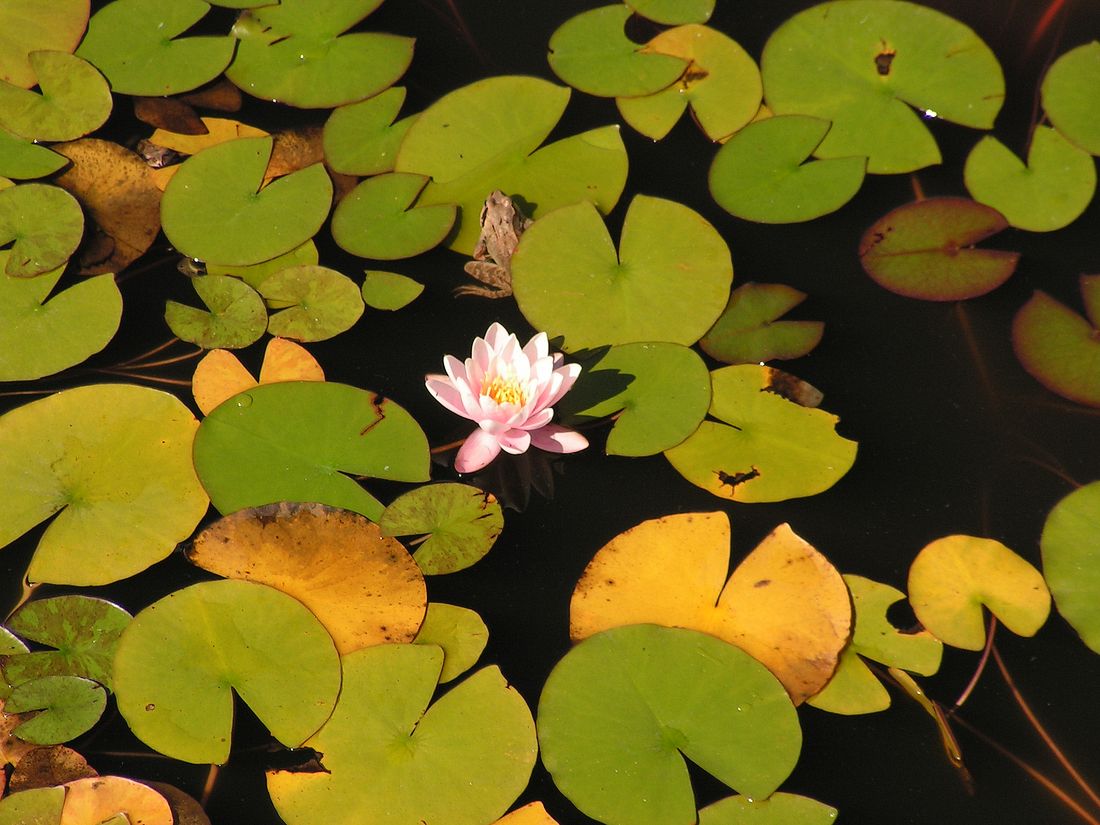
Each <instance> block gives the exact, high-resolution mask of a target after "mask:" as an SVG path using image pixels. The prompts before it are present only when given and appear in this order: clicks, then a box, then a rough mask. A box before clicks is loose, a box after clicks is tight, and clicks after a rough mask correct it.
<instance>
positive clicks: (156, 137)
mask: <svg viewBox="0 0 1100 825" xmlns="http://www.w3.org/2000/svg"><path fill="white" fill-rule="evenodd" d="M200 120H201V121H202V125H203V126H204V127H205V128H206V131H205V132H203V133H201V134H195V135H190V134H187V135H185V134H180V133H179V132H172V131H169V130H167V129H157V130H156V131H155V132H153V134H151V135H150V136H149V142H150V143H152V144H154V145H155V146H163V147H164V148H165V149H172V150H173V151H175V152H179V153H180V154H181V155H197V154H198V153H199V152H201V151H202V150H203V149H207V148H209V147H211V146H217V145H218V144H219V143H227V142H229V141H231V140H236V139H237V138H253V137H268V135H269V133H268V132H265V131H264V130H263V129H257V128H256V127H255V126H251V125H249V124H247V123H241V121H239V120H231V119H229V118H224V117H204V118H200Z"/></svg>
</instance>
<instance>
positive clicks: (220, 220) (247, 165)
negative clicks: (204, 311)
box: [161, 137, 332, 266]
mask: <svg viewBox="0 0 1100 825" xmlns="http://www.w3.org/2000/svg"><path fill="white" fill-rule="evenodd" d="M271 147H272V139H271V138H269V137H262V138H239V139H237V140H230V141H226V142H225V143H219V144H217V145H216V146H211V147H209V148H208V149H203V150H202V151H201V152H199V153H198V154H195V155H192V156H191V157H190V158H188V159H187V160H186V161H184V162H183V164H182V165H181V166H180V168H179V171H178V172H177V173H176V174H175V175H174V176H173V178H172V180H171V181H170V182H169V184H168V187H167V189H165V190H164V198H163V200H162V201H161V223H162V224H163V226H164V234H165V235H167V236H168V240H169V241H171V243H172V245H173V246H174V247H176V248H177V249H178V250H179V251H180V252H182V253H183V254H184V255H187V256H188V257H191V258H199V259H201V260H203V261H212V262H214V263H220V264H230V265H234V266H245V265H248V264H255V263H259V262H261V261H266V260H268V259H269V258H274V257H275V256H276V255H282V254H283V253H284V252H289V251H290V250H291V249H294V248H295V247H296V246H299V245H300V244H302V243H303V242H305V241H307V240H309V239H310V238H312V237H313V236H314V235H315V234H316V233H317V230H318V229H320V228H321V224H322V223H324V221H325V218H327V217H328V210H329V205H330V204H331V202H332V181H331V180H330V179H329V176H328V173H327V172H326V171H325V167H324V166H323V165H322V164H320V163H315V164H313V165H311V166H307V167H306V168H305V169H301V170H299V171H297V172H292V173H291V174H289V175H287V176H285V177H282V178H279V179H278V180H276V181H272V182H271V183H270V184H268V185H267V186H265V187H263V189H260V183H261V181H262V180H263V175H264V170H265V169H266V168H267V162H268V159H269V158H270V157H271Z"/></svg>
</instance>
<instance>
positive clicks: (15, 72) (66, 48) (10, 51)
mask: <svg viewBox="0 0 1100 825" xmlns="http://www.w3.org/2000/svg"><path fill="white" fill-rule="evenodd" d="M87 23H88V0H57V1H56V2H52V3H42V2H39V0H5V2H4V4H3V5H2V6H0V81H3V82H6V83H10V84H12V85H13V86H19V87H21V88H23V89H29V88H30V87H31V86H33V85H34V84H35V83H37V82H38V76H37V75H36V74H35V71H34V69H33V68H31V64H30V61H29V60H28V55H29V54H30V53H31V52H35V51H41V50H49V51H59V52H71V51H72V50H73V49H75V48H76V44H77V43H79V42H80V38H81V35H83V34H84V27H85V26H86V25H87Z"/></svg>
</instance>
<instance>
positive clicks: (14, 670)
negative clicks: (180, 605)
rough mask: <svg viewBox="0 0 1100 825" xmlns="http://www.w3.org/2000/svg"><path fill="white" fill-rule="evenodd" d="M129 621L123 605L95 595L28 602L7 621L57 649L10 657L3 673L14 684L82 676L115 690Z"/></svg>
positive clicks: (20, 633)
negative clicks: (116, 662)
mask: <svg viewBox="0 0 1100 825" xmlns="http://www.w3.org/2000/svg"><path fill="white" fill-rule="evenodd" d="M129 623H130V614H129V613H127V612H126V611H125V610H123V609H122V608H121V607H119V606H118V605H116V604H111V602H108V601H104V600H103V599H94V598H92V597H91V596H80V595H70V596H55V597H54V598H50V599H39V600H37V601H33V602H30V603H28V604H26V605H24V606H23V607H21V608H20V609H19V611H18V612H17V613H16V614H15V615H14V616H12V617H11V619H10V620H9V622H8V626H9V627H10V628H11V629H12V630H14V631H15V632H16V633H18V634H19V635H20V636H22V637H23V638H24V639H30V640H31V641H32V642H38V643H39V644H43V645H49V646H50V647H52V648H55V649H54V650H36V651H34V652H33V653H22V654H19V655H16V656H12V657H11V658H9V659H8V660H7V661H5V662H4V675H5V677H7V680H8V682H9V684H12V685H18V684H21V683H23V682H28V681H30V680H32V679H38V678H41V677H43V676H81V677H83V678H85V679H91V680H93V681H95V682H99V683H100V684H101V685H103V686H104V687H105V688H107V690H111V687H112V683H113V682H112V678H111V668H112V661H113V659H114V655H115V647H116V646H117V644H118V639H119V636H121V635H122V631H123V630H125V629H126V626H127V625H128V624H129ZM62 741H64V740H62Z"/></svg>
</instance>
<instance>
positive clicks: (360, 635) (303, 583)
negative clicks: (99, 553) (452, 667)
mask: <svg viewBox="0 0 1100 825" xmlns="http://www.w3.org/2000/svg"><path fill="white" fill-rule="evenodd" d="M187 558H188V560H189V561H191V562H192V563H193V564H196V565H198V566H199V567H201V568H203V569H204V570H209V571H210V572H212V573H217V574H218V575H219V576H226V577H228V578H231V579H243V580H245V581H253V582H258V583H260V584H266V585H269V586H270V587H274V588H276V589H278V590H281V591H282V592H284V593H286V594H288V595H290V596H293V597H294V598H296V599H297V600H298V601H300V602H301V603H302V604H304V605H305V606H306V607H308V608H309V609H310V611H311V612H312V613H313V615H314V616H316V617H317V618H318V619H320V621H321V624H323V625H324V626H325V629H326V630H327V631H328V632H329V635H330V636H332V640H333V642H334V643H335V644H336V649H337V651H338V652H340V653H341V654H343V653H350V652H351V651H353V650H358V649H359V648H361V647H368V646H370V645H376V644H383V643H385V642H410V641H412V640H413V638H414V637H415V636H416V632H417V630H418V629H419V628H420V623H421V621H422V620H423V619H424V611H425V609H426V607H427V602H428V596H427V591H426V590H425V587H424V576H423V575H422V574H421V573H420V569H419V568H418V567H417V566H416V563H415V562H414V561H413V560H412V557H411V556H410V555H409V554H408V553H407V552H406V551H405V548H404V547H402V546H401V544H400V542H398V541H395V540H394V539H390V538H386V537H385V536H383V535H382V534H381V533H380V532H379V530H378V526H377V525H375V524H372V523H371V522H369V521H367V519H365V518H364V517H363V516H361V515H359V514H358V513H352V512H351V511H349V510H337V509H336V508H333V507H326V506H325V505H323V504H291V503H289V502H281V503H279V504H268V505H265V506H263V507H256V508H251V509H244V510H238V511H237V512H235V513H232V514H230V515H228V516H225V517H224V518H222V519H221V520H219V521H216V522H214V524H212V525H211V526H209V527H207V528H206V529H205V530H203V531H202V532H201V533H199V534H198V536H196V537H195V540H194V543H193V544H192V546H191V548H190V549H189V550H188V551H187Z"/></svg>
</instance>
